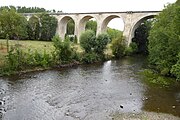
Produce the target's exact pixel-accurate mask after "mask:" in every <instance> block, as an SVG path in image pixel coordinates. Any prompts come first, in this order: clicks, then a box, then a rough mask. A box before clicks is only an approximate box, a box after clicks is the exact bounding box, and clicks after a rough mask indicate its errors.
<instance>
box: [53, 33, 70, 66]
mask: <svg viewBox="0 0 180 120" xmlns="http://www.w3.org/2000/svg"><path fill="white" fill-rule="evenodd" d="M52 41H53V43H54V47H55V55H56V58H55V59H56V60H57V62H59V63H61V62H62V63H66V62H70V61H71V60H72V55H73V49H72V48H71V46H70V41H69V40H67V39H65V40H64V42H63V41H62V40H61V39H60V37H59V36H58V35H55V36H54V37H53V39H52Z"/></svg>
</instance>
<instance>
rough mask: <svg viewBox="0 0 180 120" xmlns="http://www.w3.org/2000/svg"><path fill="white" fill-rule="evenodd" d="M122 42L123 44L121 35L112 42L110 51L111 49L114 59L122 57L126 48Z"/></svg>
mask: <svg viewBox="0 0 180 120" xmlns="http://www.w3.org/2000/svg"><path fill="white" fill-rule="evenodd" d="M124 42H125V39H124V37H123V35H119V36H118V37H117V38H115V39H113V40H112V42H111V44H112V45H111V49H112V53H113V55H114V56H115V58H120V57H122V56H124V51H125V48H126V45H125V43H124Z"/></svg>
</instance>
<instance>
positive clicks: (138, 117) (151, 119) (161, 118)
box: [111, 112, 180, 120]
mask: <svg viewBox="0 0 180 120" xmlns="http://www.w3.org/2000/svg"><path fill="white" fill-rule="evenodd" d="M111 117H112V120H180V118H179V117H177V116H173V115H171V114H165V113H155V112H141V113H115V114H114V115H112V116H111Z"/></svg>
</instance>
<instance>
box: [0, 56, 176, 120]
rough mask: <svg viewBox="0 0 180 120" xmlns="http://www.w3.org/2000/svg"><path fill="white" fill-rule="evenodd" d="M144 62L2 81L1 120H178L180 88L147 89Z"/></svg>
mask: <svg viewBox="0 0 180 120" xmlns="http://www.w3.org/2000/svg"><path fill="white" fill-rule="evenodd" d="M144 66H145V62H144V58H142V57H134V58H132V57H127V58H123V59H121V60H111V61H107V62H104V63H98V64H93V65H80V66H78V67H73V68H64V69H61V70H46V71H41V72H32V73H27V74H22V75H16V76H12V77H8V78H0V119H2V120H111V119H112V116H113V114H115V113H134V114H136V113H141V112H144V111H147V112H155V113H165V114H171V115H173V116H176V117H177V119H178V118H180V87H178V86H174V87H171V88H166V89H165V88H161V87H157V86H156V87H155V86H150V85H148V84H146V83H145V82H144V81H143V80H142V79H141V77H140V76H139V74H137V73H138V72H139V71H141V70H143V69H144V68H143V67H144Z"/></svg>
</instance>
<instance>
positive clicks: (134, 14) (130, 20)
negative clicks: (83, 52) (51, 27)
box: [24, 11, 160, 45]
mask: <svg viewBox="0 0 180 120" xmlns="http://www.w3.org/2000/svg"><path fill="white" fill-rule="evenodd" d="M159 13H160V11H127V12H92V13H50V15H52V16H54V17H56V18H57V20H58V27H57V30H56V33H57V34H59V35H60V37H62V38H64V36H65V33H66V27H67V23H68V21H69V20H70V19H73V21H74V23H75V31H74V35H76V36H77V38H79V37H80V35H81V33H82V32H83V31H84V30H85V25H86V22H87V21H88V20H89V19H91V18H95V19H96V22H97V32H96V34H100V33H103V32H105V31H106V29H107V24H108V23H109V22H110V21H111V20H112V19H114V18H122V20H123V22H124V31H123V35H124V36H125V38H126V44H127V45H129V44H130V43H131V40H132V38H133V37H134V31H135V30H136V28H137V27H138V26H139V25H140V23H141V22H142V21H143V20H144V19H148V18H153V17H154V16H156V15H158V14H159ZM34 14H35V13H34ZM24 15H25V16H32V15H33V13H24Z"/></svg>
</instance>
